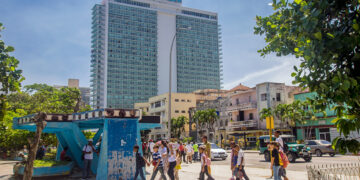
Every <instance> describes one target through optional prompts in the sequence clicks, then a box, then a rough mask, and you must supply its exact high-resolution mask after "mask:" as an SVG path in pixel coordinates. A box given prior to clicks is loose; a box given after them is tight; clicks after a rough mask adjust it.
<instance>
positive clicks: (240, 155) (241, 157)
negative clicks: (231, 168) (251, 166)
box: [236, 146, 249, 180]
mask: <svg viewBox="0 0 360 180" xmlns="http://www.w3.org/2000/svg"><path fill="white" fill-rule="evenodd" d="M236 148H237V151H238V159H237V162H236V170H237V171H241V173H242V176H243V177H244V178H245V179H246V180H249V178H248V176H247V175H246V173H245V170H244V167H245V154H244V151H243V150H242V149H240V146H236ZM236 179H238V177H237V178H236Z"/></svg>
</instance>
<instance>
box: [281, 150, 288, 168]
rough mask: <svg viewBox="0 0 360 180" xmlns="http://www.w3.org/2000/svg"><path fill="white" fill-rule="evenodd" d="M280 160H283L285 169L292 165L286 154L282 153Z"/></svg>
mask: <svg viewBox="0 0 360 180" xmlns="http://www.w3.org/2000/svg"><path fill="white" fill-rule="evenodd" d="M280 158H281V161H282V164H283V167H284V169H285V168H286V167H287V166H288V165H289V164H290V162H289V160H288V158H287V156H286V154H285V153H283V152H281V151H280Z"/></svg>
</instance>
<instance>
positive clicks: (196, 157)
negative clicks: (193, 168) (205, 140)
mask: <svg viewBox="0 0 360 180" xmlns="http://www.w3.org/2000/svg"><path fill="white" fill-rule="evenodd" d="M193 149H194V158H193V160H194V161H197V160H198V155H199V145H197V144H196V143H195V142H194V145H193Z"/></svg>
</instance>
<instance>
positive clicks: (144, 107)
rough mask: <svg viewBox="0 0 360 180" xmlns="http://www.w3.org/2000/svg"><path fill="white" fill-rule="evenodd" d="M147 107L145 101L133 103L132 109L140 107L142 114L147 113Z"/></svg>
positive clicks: (148, 106) (148, 105) (147, 104)
mask: <svg viewBox="0 0 360 180" xmlns="http://www.w3.org/2000/svg"><path fill="white" fill-rule="evenodd" d="M149 108H150V104H149V103H147V102H145V103H135V104H134V109H141V111H142V113H143V115H149Z"/></svg>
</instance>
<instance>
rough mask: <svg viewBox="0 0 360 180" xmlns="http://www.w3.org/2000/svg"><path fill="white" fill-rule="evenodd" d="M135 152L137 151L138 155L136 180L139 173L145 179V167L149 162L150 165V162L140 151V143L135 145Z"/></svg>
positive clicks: (136, 155)
mask: <svg viewBox="0 0 360 180" xmlns="http://www.w3.org/2000/svg"><path fill="white" fill-rule="evenodd" d="M133 152H134V153H135V157H136V171H135V177H134V180H136V179H137V177H138V175H139V174H140V177H141V179H142V180H145V175H144V171H143V168H144V167H145V164H147V165H148V166H149V165H150V163H149V162H148V161H147V160H146V158H145V157H143V156H141V154H140V153H139V146H138V145H135V146H134V148H133Z"/></svg>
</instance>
